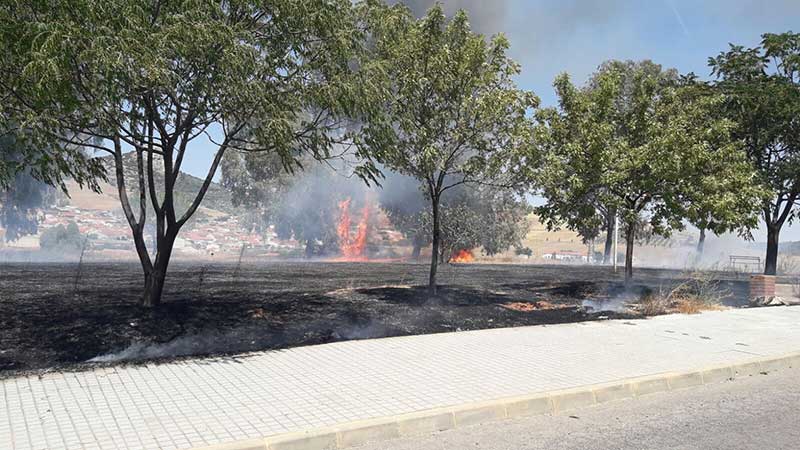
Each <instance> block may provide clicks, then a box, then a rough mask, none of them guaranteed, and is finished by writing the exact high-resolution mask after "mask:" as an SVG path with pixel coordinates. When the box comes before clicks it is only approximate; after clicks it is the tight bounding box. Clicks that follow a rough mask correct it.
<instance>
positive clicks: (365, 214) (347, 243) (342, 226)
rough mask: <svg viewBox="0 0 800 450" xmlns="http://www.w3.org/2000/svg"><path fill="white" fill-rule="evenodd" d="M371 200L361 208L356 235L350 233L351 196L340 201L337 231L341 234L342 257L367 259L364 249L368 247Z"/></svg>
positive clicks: (357, 259)
mask: <svg viewBox="0 0 800 450" xmlns="http://www.w3.org/2000/svg"><path fill="white" fill-rule="evenodd" d="M369 206H370V205H369V202H367V203H365V204H364V208H363V209H362V210H361V219H360V220H359V222H358V226H357V228H356V235H355V237H352V236H351V235H350V231H351V230H350V228H351V224H352V221H351V219H350V198H349V197H348V198H347V199H345V200H343V201H341V202H339V212H340V216H339V224H338V225H337V226H336V233H337V234H338V235H339V247H340V249H341V251H342V258H343V259H346V260H356V261H359V260H365V259H366V256H365V255H364V251H365V250H366V247H367V234H368V231H369V230H368V225H369V214H370V207H369Z"/></svg>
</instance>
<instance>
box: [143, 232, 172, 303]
mask: <svg viewBox="0 0 800 450" xmlns="http://www.w3.org/2000/svg"><path fill="white" fill-rule="evenodd" d="M176 237H177V234H174V235H173V234H166V235H164V236H161V237H160V238H159V239H158V242H157V244H156V248H157V253H156V258H155V262H154V263H153V265H152V267H151V268H150V269H149V270H148V269H147V268H145V271H144V293H143V294H142V306H145V307H148V308H153V307H156V306H158V305H160V304H161V294H162V293H163V292H164V280H165V279H166V277H167V268H168V267H169V260H170V257H171V256H172V248H173V246H174V245H175V238H176Z"/></svg>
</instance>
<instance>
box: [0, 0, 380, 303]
mask: <svg viewBox="0 0 800 450" xmlns="http://www.w3.org/2000/svg"><path fill="white" fill-rule="evenodd" d="M0 15H2V16H3V17H4V19H3V20H4V26H3V27H2V28H0V47H1V48H3V50H2V52H3V53H2V55H3V58H2V59H0V89H2V90H3V91H4V92H6V93H8V95H7V96H6V97H5V101H4V104H3V106H2V108H3V114H4V115H5V116H7V117H9V123H14V124H16V125H15V126H16V128H17V129H19V130H24V131H25V136H27V137H28V138H29V139H31V141H33V142H36V143H37V145H36V146H33V147H31V148H33V149H36V151H35V152H33V153H32V156H31V161H34V162H35V161H44V162H47V163H49V164H51V165H52V164H59V162H60V161H69V162H70V163H72V164H73V165H77V167H81V164H83V165H87V166H91V167H95V166H96V163H95V162H94V161H92V160H89V159H85V160H81V159H80V158H79V157H78V156H75V155H77V153H76V152H78V150H77V149H79V148H90V149H93V150H95V151H96V152H98V153H100V154H103V153H105V154H110V155H113V157H114V159H115V161H116V164H115V166H116V167H115V172H116V183H117V188H118V192H119V197H120V200H121V203H122V206H123V210H124V212H125V215H126V217H127V219H128V222H129V224H130V226H131V229H132V231H133V235H134V242H135V244H136V248H137V252H138V254H139V258H140V260H141V263H142V268H143V271H144V274H145V294H144V296H143V303H144V304H146V305H155V304H157V303H158V302H159V301H160V298H161V292H162V289H163V280H164V277H165V275H166V270H167V266H168V263H169V259H170V255H171V252H172V247H173V244H174V241H175V238H176V237H177V235H178V232H179V230H180V229H181V227H182V226H183V225H184V224H185V223H186V221H187V220H188V219H189V218H190V217H191V216H192V214H193V213H194V212H195V211H196V210H197V208H198V207H199V205H200V203H201V202H202V200H203V197H204V195H205V192H206V190H207V189H208V186H209V185H210V183H211V181H212V179H213V178H214V175H215V174H216V172H217V168H218V166H219V163H220V161H221V159H222V157H223V155H224V154H225V153H226V152H227V151H242V152H274V153H276V154H278V155H280V156H281V157H282V160H283V164H284V166H285V167H287V168H288V167H291V166H292V165H293V164H294V163H295V161H296V159H295V158H296V157H297V154H298V153H310V154H313V155H315V156H319V157H326V156H328V155H329V151H330V149H331V148H332V147H333V145H334V144H335V143H343V142H346V141H348V140H350V137H351V136H350V135H349V134H348V133H346V132H345V131H343V130H344V129H345V126H346V125H347V123H348V122H349V120H350V119H353V118H358V117H360V116H362V115H363V114H365V113H366V112H368V110H369V109H370V107H371V105H373V104H374V103H373V102H371V101H370V100H371V99H372V98H373V95H372V93H371V91H370V84H368V83H365V82H363V77H362V71H361V70H359V68H360V67H362V66H363V65H362V64H360V63H359V61H358V59H359V56H360V55H361V54H362V51H361V50H362V45H363V41H364V30H363V27H362V26H361V25H360V22H359V20H358V17H357V15H356V10H355V8H354V7H353V5H352V3H351V2H350V1H349V0H277V1H272V2H269V3H265V2H260V1H224V2H198V1H193V0H186V1H176V2H150V1H144V0H136V1H129V0H111V1H104V2H95V1H88V0H83V1H66V0H48V1H42V2H22V1H12V2H5V3H3V5H2V6H0ZM209 147H211V148H213V149H214V159H213V162H212V164H211V167H210V168H209V171H208V175H207V177H206V178H205V181H204V184H203V185H202V186H201V188H200V189H199V192H198V193H197V196H196V197H195V198H194V200H193V201H192V202H191V204H190V205H189V207H188V209H187V210H186V211H176V208H175V204H174V198H173V194H174V187H175V182H176V179H177V177H178V174H179V173H180V169H181V166H182V163H183V161H184V159H185V156H186V154H187V153H190V152H193V151H197V149H198V148H205V149H207V148H209ZM51 148H52V149H57V150H55V151H56V152H57V153H56V154H57V156H56V157H49V156H47V155H48V153H46V152H42V151H41V149H51ZM354 151H356V152H358V151H359V150H358V149H356V150H354ZM126 152H134V153H135V154H136V156H137V158H136V171H135V173H136V174H137V175H136V178H138V180H137V183H136V185H137V189H136V191H138V192H135V193H134V195H136V196H137V197H138V198H139V201H138V206H139V208H138V211H136V210H134V208H133V207H132V205H131V202H130V201H129V199H128V188H127V184H126V180H125V171H124V167H123V154H124V153H126ZM360 156H361V157H362V159H364V160H366V161H367V162H368V161H369V155H366V154H362V155H360ZM37 158H38V159H37ZM155 161H159V162H160V164H159V163H156V162H155ZM30 164H31V163H26V165H30ZM45 166H46V165H45ZM69 167H71V166H69V164H67V165H64V166H63V167H62V168H65V169H67V168H69ZM154 167H155V169H154ZM156 170H159V171H160V172H161V179H162V180H163V183H162V185H161V186H157V184H158V183H156V182H154V180H155V178H156V177H155V172H156ZM62 172H63V171H62ZM357 172H358V174H359V175H360V176H363V177H364V178H367V179H369V178H371V177H374V176H375V174H376V171H375V169H374V166H371V165H370V164H369V163H367V164H363V165H361V166H359V167H358V169H357ZM46 173H52V171H49V172H46ZM72 175H75V176H80V174H72ZM148 200H149V201H150V202H151V204H152V206H153V210H154V211H155V216H156V217H155V221H156V228H157V234H156V237H157V239H156V241H157V243H156V248H155V249H154V255H151V251H150V250H152V249H148V248H147V246H146V244H145V240H144V238H143V235H142V234H143V229H144V226H145V222H146V208H145V204H146V203H147V202H148Z"/></svg>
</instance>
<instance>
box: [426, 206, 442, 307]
mask: <svg viewBox="0 0 800 450" xmlns="http://www.w3.org/2000/svg"><path fill="white" fill-rule="evenodd" d="M431 198H432V200H431V203H432V206H433V233H432V236H433V243H432V244H431V272H430V276H429V278H428V294H430V295H436V269H438V268H439V256H440V250H439V247H440V245H441V242H440V241H441V236H440V235H441V230H440V223H439V198H438V196H436V195H432V196H431Z"/></svg>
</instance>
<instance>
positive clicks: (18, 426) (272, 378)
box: [0, 307, 800, 449]
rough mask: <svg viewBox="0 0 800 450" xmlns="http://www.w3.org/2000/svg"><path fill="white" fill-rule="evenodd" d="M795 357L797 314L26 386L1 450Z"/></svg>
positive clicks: (418, 341) (270, 358)
mask: <svg viewBox="0 0 800 450" xmlns="http://www.w3.org/2000/svg"><path fill="white" fill-rule="evenodd" d="M796 351H800V307H794V308H770V309H754V310H732V311H723V312H712V313H705V314H702V315H697V316H679V315H675V316H664V317H658V318H654V319H651V320H641V321H608V322H591V323H582V324H570V325H555V326H538V327H527V328H516V329H499V330H487V331H475V332H464V333H452V334H439V335H429V336H416V337H402V338H392V339H381V340H368V341H352V342H342V343H336V344H330V345H322V346H316V347H306V348H299V349H294V350H286V351H275V352H266V353H258V354H253V355H248V356H245V357H238V358H219V359H200V360H193V361H182V362H176V363H169V364H161V365H147V366H140V367H126V368H105V369H98V370H95V371H89V372H78V373H58V374H48V375H45V376H43V377H41V378H39V377H36V376H30V377H22V378H14V379H7V380H4V381H2V382H0V383H1V384H2V389H0V449H62V448H69V449H79V448H103V449H115V448H116V449H122V448H134V449H140V448H145V449H152V448H166V449H181V448H189V447H193V446H203V445H209V444H214V443H220V442H225V441H232V440H238V439H246V438H252V437H260V436H265V435H270V434H275V433H281V432H285V431H294V430H300V429H305V428H310V427H318V426H325V425H333V424H336V423H340V422H345V421H352V420H356V419H365V418H370V417H378V416H387V415H393V414H400V413H406V412H411V411H415V410H423V409H429V408H433V407H440V406H447V405H452V404H460V403H466V402H472V401H480V400H489V399H494V398H500V397H508V396H514V395H521V394H528V393H535V392H539V391H549V390H555V389H562V388H568V387H576V386H582V385H588V384H595V383H602V382H608V381H613V380H618V379H623V378H629V377H636V376H643V375H651V374H657V373H661V372H667V371H683V370H691V369H700V368H703V367H706V366H709V365H716V364H722V363H734V362H741V361H743V360H746V359H751V358H754V357H757V356H771V355H774V356H779V355H782V354H785V353H788V352H796Z"/></svg>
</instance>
